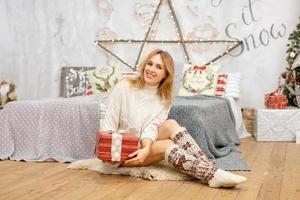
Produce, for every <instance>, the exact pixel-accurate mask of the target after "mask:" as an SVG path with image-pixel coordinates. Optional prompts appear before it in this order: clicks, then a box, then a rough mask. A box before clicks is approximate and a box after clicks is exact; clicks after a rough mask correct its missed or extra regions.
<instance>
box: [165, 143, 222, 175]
mask: <svg viewBox="0 0 300 200" xmlns="http://www.w3.org/2000/svg"><path fill="white" fill-rule="evenodd" d="M165 160H166V161H167V162H168V163H169V164H171V165H172V166H173V167H174V168H175V169H177V170H179V171H180V172H183V173H185V174H188V175H190V176H193V177H196V178H198V179H200V180H204V181H209V180H211V179H212V178H213V176H214V174H215V172H216V170H217V169H216V168H215V167H214V165H213V163H211V162H210V161H209V160H207V159H206V160H203V159H197V158H196V157H195V156H193V155H191V154H189V153H187V152H186V151H185V150H183V149H181V148H180V147H179V146H178V145H172V146H170V147H169V148H168V149H167V151H166V152H165Z"/></svg>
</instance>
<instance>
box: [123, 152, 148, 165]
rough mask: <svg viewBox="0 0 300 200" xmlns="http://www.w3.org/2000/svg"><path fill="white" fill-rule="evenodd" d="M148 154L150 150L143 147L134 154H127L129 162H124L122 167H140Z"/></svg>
mask: <svg viewBox="0 0 300 200" xmlns="http://www.w3.org/2000/svg"><path fill="white" fill-rule="evenodd" d="M149 154H150V148H149V147H144V148H142V149H138V150H136V151H135V152H133V153H131V154H129V158H131V159H129V160H126V161H125V162H124V166H126V167H133V166H141V165H142V164H143V163H144V161H145V160H146V158H147V157H148V155H149Z"/></svg>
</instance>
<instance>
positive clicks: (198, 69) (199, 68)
mask: <svg viewBox="0 0 300 200" xmlns="http://www.w3.org/2000/svg"><path fill="white" fill-rule="evenodd" d="M206 69H207V67H206V66H205V65H204V66H202V67H199V66H197V65H195V66H194V67H193V70H194V74H195V75H196V74H197V72H198V73H199V74H202V71H203V70H206Z"/></svg>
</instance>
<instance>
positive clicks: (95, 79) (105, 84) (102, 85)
mask: <svg viewBox="0 0 300 200" xmlns="http://www.w3.org/2000/svg"><path fill="white" fill-rule="evenodd" d="M86 73H87V76H88V79H89V84H90V86H89V87H88V89H90V90H91V92H90V93H92V94H110V92H111V90H112V89H113V88H114V86H115V85H116V84H117V83H118V82H119V81H120V80H122V79H123V76H122V73H121V71H120V67H119V66H117V65H112V66H107V67H97V68H96V69H94V70H90V71H87V72H86ZM87 92H88V91H86V94H87Z"/></svg>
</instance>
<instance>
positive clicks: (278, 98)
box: [265, 88, 288, 109]
mask: <svg viewBox="0 0 300 200" xmlns="http://www.w3.org/2000/svg"><path fill="white" fill-rule="evenodd" d="M287 104H288V100H287V97H286V96H285V95H283V94H282V89H281V88H277V89H276V91H274V92H271V93H267V94H265V106H266V107H267V108H269V109H286V108H287Z"/></svg>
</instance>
